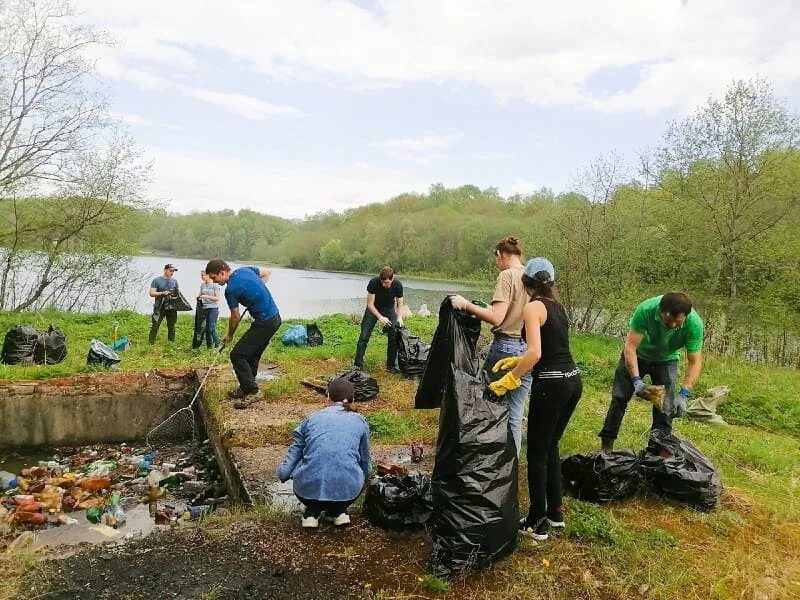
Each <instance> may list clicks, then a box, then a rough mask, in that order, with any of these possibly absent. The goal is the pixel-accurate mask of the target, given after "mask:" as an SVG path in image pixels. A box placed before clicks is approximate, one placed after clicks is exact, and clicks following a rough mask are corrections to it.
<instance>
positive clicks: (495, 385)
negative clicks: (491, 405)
mask: <svg viewBox="0 0 800 600" xmlns="http://www.w3.org/2000/svg"><path fill="white" fill-rule="evenodd" d="M521 385H522V380H521V379H519V378H518V377H517V376H516V375H514V372H513V371H509V372H508V373H506V374H505V375H503V376H502V377H501V378H500V379H498V380H497V381H493V382H492V383H490V384H489V389H490V390H492V391H493V392H494V393H495V395H497V396H502V395H504V394H505V393H506V392H510V391H511V390H515V389H517V388H518V387H519V386H521Z"/></svg>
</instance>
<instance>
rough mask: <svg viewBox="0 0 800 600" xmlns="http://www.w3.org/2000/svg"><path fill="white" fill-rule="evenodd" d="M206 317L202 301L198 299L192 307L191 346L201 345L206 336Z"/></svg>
mask: <svg viewBox="0 0 800 600" xmlns="http://www.w3.org/2000/svg"><path fill="white" fill-rule="evenodd" d="M207 323H208V318H207V315H206V313H204V312H203V301H202V300H198V301H197V304H196V305H195V307H194V332H193V333H192V348H193V349H197V348H199V347H200V346H202V345H203V340H204V339H205V337H206V326H207Z"/></svg>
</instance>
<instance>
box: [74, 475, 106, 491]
mask: <svg viewBox="0 0 800 600" xmlns="http://www.w3.org/2000/svg"><path fill="white" fill-rule="evenodd" d="M78 485H79V486H80V487H81V489H84V490H88V491H90V492H96V491H97V490H104V489H106V488H108V487H109V486H110V485H111V478H110V477H87V478H86V479H82V480H81V482H80V483H79V484H78Z"/></svg>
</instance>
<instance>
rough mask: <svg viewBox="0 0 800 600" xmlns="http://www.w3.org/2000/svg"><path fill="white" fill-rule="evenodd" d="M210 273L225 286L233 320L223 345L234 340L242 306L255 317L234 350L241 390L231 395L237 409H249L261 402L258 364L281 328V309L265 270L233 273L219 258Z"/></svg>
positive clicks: (242, 269) (211, 263) (241, 269)
mask: <svg viewBox="0 0 800 600" xmlns="http://www.w3.org/2000/svg"><path fill="white" fill-rule="evenodd" d="M206 274H207V275H208V276H209V277H210V278H211V280H212V281H213V282H214V283H219V284H225V300H226V301H227V302H228V308H230V309H231V318H230V320H229V321H228V333H227V334H226V335H225V337H223V338H222V343H223V344H228V343H229V342H230V341H231V340H232V339H233V334H234V333H235V332H236V328H237V327H238V326H239V321H240V320H241V319H242V315H241V313H240V312H239V305H240V304H241V305H242V306H244V307H245V308H246V309H247V310H248V311H250V316H251V317H253V324H252V325H251V326H250V329H248V330H247V332H246V333H245V334H244V335H243V336H242V337H241V339H240V340H239V341H238V342H236V345H235V346H234V347H233V349H232V350H231V363H232V364H233V370H234V372H235V373H236V379H238V380H239V388H238V389H236V390H233V391H231V392H228V397H229V398H233V399H234V400H236V402H234V404H233V406H234V407H235V408H247V407H248V406H250V405H251V404H253V403H254V402H257V401H258V400H260V399H261V395H260V394H259V393H258V384H257V383H256V375H257V374H258V363H259V361H260V360H261V355H262V354H264V351H265V350H266V349H267V346H268V345H269V342H270V340H271V339H272V336H273V335H275V332H276V331H278V328H279V327H280V326H281V315H280V313H279V312H278V306H277V305H276V304H275V301H274V300H273V299H272V294H270V292H269V290H268V289H267V280H268V279H269V276H270V271H269V269H265V268H263V267H239V268H238V269H236V270H235V271H233V272H231V268H230V266H229V265H228V263H226V262H225V261H224V260H222V259H221V258H215V259H213V260H211V261H209V262H208V264H207V265H206Z"/></svg>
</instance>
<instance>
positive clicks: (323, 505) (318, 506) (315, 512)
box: [295, 494, 356, 518]
mask: <svg viewBox="0 0 800 600" xmlns="http://www.w3.org/2000/svg"><path fill="white" fill-rule="evenodd" d="M295 496H297V494H295ZM297 499H298V500H300V502H302V503H303V505H304V506H305V507H306V509H305V511H303V516H304V517H315V518H319V515H320V513H322V512H324V513H325V514H326V515H328V516H329V517H338V516H339V515H341V514H342V513H346V512H347V507H348V506H350V505H351V504H352V503H353V502H355V501H356V499H355V498H353V499H352V500H344V501H343V502H334V501H332V500H331V501H328V500H312V499H311V498H303V497H302V496H297Z"/></svg>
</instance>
